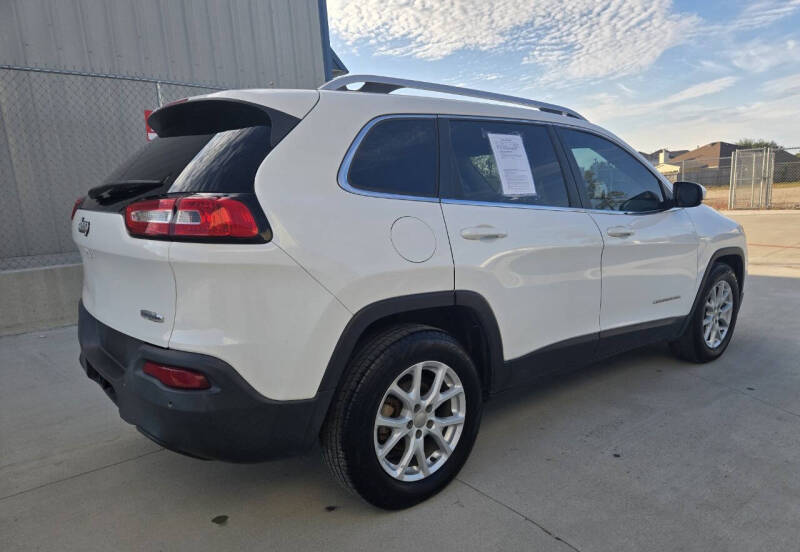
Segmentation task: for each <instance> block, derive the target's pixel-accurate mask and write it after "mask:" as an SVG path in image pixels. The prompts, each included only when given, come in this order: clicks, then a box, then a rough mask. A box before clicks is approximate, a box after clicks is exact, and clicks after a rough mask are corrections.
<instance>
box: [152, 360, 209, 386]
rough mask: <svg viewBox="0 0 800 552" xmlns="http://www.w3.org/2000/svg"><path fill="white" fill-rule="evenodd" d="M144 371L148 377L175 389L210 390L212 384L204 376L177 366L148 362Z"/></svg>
mask: <svg viewBox="0 0 800 552" xmlns="http://www.w3.org/2000/svg"><path fill="white" fill-rule="evenodd" d="M142 371H143V372H144V373H145V374H147V375H148V376H152V377H154V378H156V379H157V380H158V381H160V382H161V383H163V384H164V385H166V386H167V387H172V388H175V389H208V388H209V387H211V384H210V383H209V381H208V378H206V377H205V376H204V375H203V374H201V373H199V372H195V371H193V370H187V369H186V368H177V367H175V366H164V365H163V364H157V363H155V362H150V361H147V362H145V363H144V368H143V369H142Z"/></svg>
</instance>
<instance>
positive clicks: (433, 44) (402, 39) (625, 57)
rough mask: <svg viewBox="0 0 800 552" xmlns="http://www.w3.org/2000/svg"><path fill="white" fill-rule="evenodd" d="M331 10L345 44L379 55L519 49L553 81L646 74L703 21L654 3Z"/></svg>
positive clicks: (363, 4)
mask: <svg viewBox="0 0 800 552" xmlns="http://www.w3.org/2000/svg"><path fill="white" fill-rule="evenodd" d="M328 12H329V15H330V25H331V29H332V31H333V32H334V33H335V34H336V35H337V36H338V37H339V38H340V39H341V40H343V41H344V42H345V43H347V44H349V45H351V46H353V47H355V46H357V45H359V44H363V43H365V42H368V43H371V46H372V48H374V52H375V53H376V54H378V55H394V56H413V57H416V58H421V59H441V58H443V57H446V56H448V55H450V54H453V53H455V52H458V51H461V50H468V49H473V50H493V51H508V50H514V51H520V52H522V53H523V54H524V61H525V63H530V64H536V65H537V66H539V67H541V68H542V69H543V70H544V74H545V80H546V81H550V82H557V81H559V80H560V79H564V80H574V79H583V78H597V77H615V76H622V75H629V74H633V73H636V72H639V71H641V70H643V69H645V68H647V67H649V66H650V65H652V64H653V63H654V62H655V61H656V59H658V57H659V56H660V55H661V54H662V53H663V52H664V51H665V50H667V49H669V48H671V47H672V46H675V45H676V44H679V43H681V42H682V41H683V40H685V38H686V37H687V36H688V34H689V33H690V31H691V30H692V28H693V27H694V26H696V25H697V24H698V22H699V18H697V17H696V16H694V15H685V14H677V13H672V5H671V2H669V1H663V2H651V1H649V0H631V1H628V2H623V1H621V0H615V1H612V2H608V3H604V4H603V5H600V3H598V2H597V1H595V0H573V1H571V2H561V1H557V0H541V1H538V2H534V1H532V0H496V1H487V0H462V1H457V0H329V2H328Z"/></svg>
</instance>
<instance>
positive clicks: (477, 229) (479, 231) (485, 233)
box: [461, 224, 508, 240]
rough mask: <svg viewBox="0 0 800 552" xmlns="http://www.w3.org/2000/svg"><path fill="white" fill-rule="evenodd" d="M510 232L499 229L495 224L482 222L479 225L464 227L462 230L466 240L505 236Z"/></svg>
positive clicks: (462, 235)
mask: <svg viewBox="0 0 800 552" xmlns="http://www.w3.org/2000/svg"><path fill="white" fill-rule="evenodd" d="M507 235H508V234H507V233H506V232H504V231H502V230H498V229H497V228H495V227H494V226H489V225H488V224H481V225H479V226H472V227H470V228H464V229H463V230H462V231H461V237H462V238H464V239H465V240H484V239H492V238H505V237H506V236H507Z"/></svg>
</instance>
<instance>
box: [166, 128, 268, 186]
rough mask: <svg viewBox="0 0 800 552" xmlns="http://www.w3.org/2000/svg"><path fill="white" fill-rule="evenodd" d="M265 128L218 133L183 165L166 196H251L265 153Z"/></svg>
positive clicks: (266, 141) (266, 151)
mask: <svg viewBox="0 0 800 552" xmlns="http://www.w3.org/2000/svg"><path fill="white" fill-rule="evenodd" d="M269 150H270V145H269V127H268V126H256V127H249V128H240V129H237V130H228V131H225V132H219V133H217V134H215V135H214V137H213V138H212V139H211V140H210V141H209V142H208V143H207V144H206V145H205V146H204V147H203V149H201V150H200V151H199V152H198V153H197V155H195V157H194V158H193V159H192V160H191V161H190V162H189V164H188V165H186V168H184V169H183V171H182V172H181V174H180V175H179V176H178V178H177V179H176V180H175V182H174V183H173V184H172V187H171V188H170V189H169V191H170V192H224V193H248V192H249V193H252V192H253V187H254V182H255V177H256V171H257V170H258V167H259V166H260V165H261V162H262V161H264V158H265V157H266V156H267V153H269Z"/></svg>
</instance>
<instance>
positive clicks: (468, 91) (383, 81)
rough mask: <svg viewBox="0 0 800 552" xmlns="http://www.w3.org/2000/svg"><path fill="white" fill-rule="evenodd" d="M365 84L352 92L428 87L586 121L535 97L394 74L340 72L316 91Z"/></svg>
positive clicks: (430, 90) (344, 89)
mask: <svg viewBox="0 0 800 552" xmlns="http://www.w3.org/2000/svg"><path fill="white" fill-rule="evenodd" d="M359 82H362V83H364V84H363V85H362V86H361V88H359V89H357V90H353V92H372V93H377V94H388V93H390V92H394V91H395V90H399V89H400V88H410V89H413V90H427V91H429V92H440V93H442V94H453V95H456V96H469V97H471V98H482V99H484V100H493V101H497V102H505V103H510V104H516V105H522V106H525V107H533V108H536V109H538V110H539V111H545V112H547V113H556V114H558V115H564V116H567V117H575V118H576V119H582V120H584V121H585V120H586V119H585V118H584V117H582V116H581V115H580V114H579V113H578V112H576V111H573V110H572V109H568V108H566V107H563V106H560V105H555V104H551V103H546V102H540V101H537V100H529V99H528V98H518V97H516V96H507V95H506V94H495V93H494V92H487V91H485V90H475V89H473V88H462V87H460V86H450V85H447V84H436V83H433V82H425V81H415V80H407V79H396V78H394V77H382V76H379V75H342V76H341V77H336V78H335V79H331V80H329V81H328V82H326V83H325V84H323V85H322V86H320V87H319V90H343V91H347V90H348V88H347V85H348V84H353V83H359Z"/></svg>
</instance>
